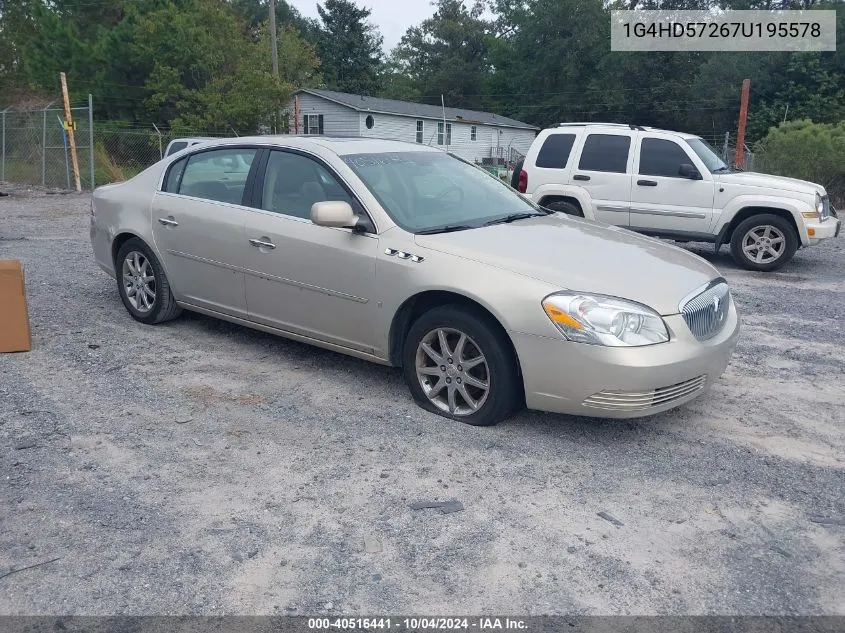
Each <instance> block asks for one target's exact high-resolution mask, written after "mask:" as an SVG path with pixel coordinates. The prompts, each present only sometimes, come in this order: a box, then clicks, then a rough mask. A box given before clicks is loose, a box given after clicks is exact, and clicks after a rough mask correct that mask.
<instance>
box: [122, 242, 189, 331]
mask: <svg viewBox="0 0 845 633" xmlns="http://www.w3.org/2000/svg"><path fill="white" fill-rule="evenodd" d="M115 264H116V266H115V271H116V272H117V290H118V292H119V293H120V299H121V301H123V305H124V306H125V307H126V310H127V312H129V314H131V315H132V318H133V319H135V320H136V321H140V322H141V323H146V324H147V325H152V324H153V323H162V322H164V321H170V320H171V319H175V318H176V317H178V316H179V315H180V314H181V313H182V309H181V308H180V307H179V306H178V305H176V300H175V299H174V298H173V293H172V292H171V291H170V283H169V282H168V281H167V276H166V275H165V274H164V269H163V268H162V267H161V264H160V263H159V261H158V259H157V258H156V256H155V255H154V254H153V252H152V250H150V248H149V246H147V245H146V244H144V242H143V241H141V240H140V239H138V238H137V237H133V238H131V239H129V240H126V242H125V243H124V244H123V245H122V246H121V247H120V249H119V250H118V251H117V257H116V258H115Z"/></svg>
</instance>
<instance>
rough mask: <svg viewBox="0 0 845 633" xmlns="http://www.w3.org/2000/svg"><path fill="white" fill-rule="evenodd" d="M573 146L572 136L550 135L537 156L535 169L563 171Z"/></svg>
mask: <svg viewBox="0 0 845 633" xmlns="http://www.w3.org/2000/svg"><path fill="white" fill-rule="evenodd" d="M574 144H575V135H574V134H550V135H549V136H548V138H547V139H546V140H545V142H544V143H543V146H542V147H541V148H540V152H539V153H538V154H537V167H546V168H549V169H563V168H564V167H566V163H567V161H568V160H569V154H570V152H571V151H572V146H573V145H574Z"/></svg>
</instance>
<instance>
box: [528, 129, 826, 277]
mask: <svg viewBox="0 0 845 633" xmlns="http://www.w3.org/2000/svg"><path fill="white" fill-rule="evenodd" d="M514 183H515V185H516V186H517V188H518V189H519V191H521V192H523V193H525V194H528V195H530V196H531V198H532V199H533V200H534V201H535V202H537V203H538V204H540V205H542V206H544V207H547V208H549V209H553V210H555V211H562V212H565V213H569V214H572V215H578V216H582V217H585V218H588V219H591V220H597V221H600V222H604V223H606V224H615V225H617V226H623V227H626V228H629V229H631V230H633V231H637V232H639V233H644V234H646V235H652V236H655V237H663V238H668V239H672V240H675V241H679V242H692V241H695V242H712V243H714V244H715V246H716V250H717V251H718V249H719V247H720V246H721V245H722V244H730V246H731V253H732V254H733V257H734V259H736V261H737V263H739V264H740V265H741V266H743V267H745V268H748V269H751V270H761V271H770V270H776V269H778V268H780V267H781V266H783V265H784V264H785V263H786V262H788V261H789V260H790V259H792V256H793V255H794V254H795V251H796V250H797V249H798V248H799V247H801V246H810V245H811V244H815V243H817V242H818V241H819V240H822V239H825V238H829V237H835V236H836V235H838V234H839V227H840V221H839V219H838V218H837V217H836V211H835V210H834V209H832V208H831V206H830V202H829V200H828V196H827V193H826V192H825V190H824V187H822V186H821V185H817V184H814V183H811V182H806V181H803V180H795V179H792V178H782V177H780V176H769V175H766V174H759V173H751V172H741V171H737V170H733V169H731V168H729V167H728V166H727V165H725V163H724V162H723V161H722V159H721V158H719V156H718V155H717V154H716V152H714V151H713V149H712V148H711V147H710V146H709V145H708V144H707V143H706V142H705V141H704V140H702V139H701V138H699V137H697V136H693V135H691V134H682V133H680V132H668V131H666V130H657V129H653V128H644V127H640V126H634V125H619V124H594V123H565V124H561V125H560V126H559V127H556V128H552V129H547V130H543V131H542V132H540V134H539V135H538V136H537V138H536V139H535V140H534V143H533V144H532V145H531V148H530V149H529V150H528V154H527V156H526V157H525V161H524V163H523V165H522V167H521V169H519V168H518V170H517V172H516V173H515V174H514Z"/></svg>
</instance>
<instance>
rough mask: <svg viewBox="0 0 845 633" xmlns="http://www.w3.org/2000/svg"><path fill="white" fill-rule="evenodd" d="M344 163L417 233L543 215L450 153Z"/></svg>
mask: <svg viewBox="0 0 845 633" xmlns="http://www.w3.org/2000/svg"><path fill="white" fill-rule="evenodd" d="M342 159H343V161H344V162H345V163H346V164H347V165H349V167H350V168H351V169H352V170H353V171H354V172H355V173H356V174H357V175H358V177H359V178H360V179H361V180H362V181H363V182H364V184H365V185H366V186H367V189H369V190H370V192H372V194H373V195H374V196H375V197H376V198H377V199H378V201H379V202H380V203H381V206H382V207H384V209H385V211H387V213H388V214H389V215H390V217H391V218H392V219H393V221H394V222H396V224H398V225H399V226H401V227H402V228H403V229H405V230H406V231H410V232H412V233H420V232H426V233H436V232H439V231H451V230H463V229H473V228H477V227H480V226H484V225H485V224H488V223H490V222H495V221H498V220H508V219H520V218H521V217H524V216H530V215H542V214H543V211H542V210H541V209H540V208H539V207H537V206H536V205H535V204H533V203H532V202H529V201H528V200H526V199H525V198H523V197H522V196H521V195H520V194H519V193H517V192H516V191H514V190H513V189H511V187H510V186H508V185H507V184H505V183H503V182H501V181H500V180H499V179H498V178H496V177H495V176H492V175H491V174H489V173H488V172H486V171H484V170H483V169H481V168H479V167H475V166H474V165H471V164H470V163H467V162H465V161H463V160H461V159H459V158H456V157H454V156H451V155H450V154H446V153H445V152H413V151H412V152H385V153H383V154H349V155H346V156H342Z"/></svg>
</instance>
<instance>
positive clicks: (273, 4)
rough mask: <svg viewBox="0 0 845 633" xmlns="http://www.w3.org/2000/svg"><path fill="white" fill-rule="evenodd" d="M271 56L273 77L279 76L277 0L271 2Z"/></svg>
mask: <svg viewBox="0 0 845 633" xmlns="http://www.w3.org/2000/svg"><path fill="white" fill-rule="evenodd" d="M270 55H271V56H272V57H273V76H274V77H278V76H279V47H278V44H277V42H276V0H270Z"/></svg>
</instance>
